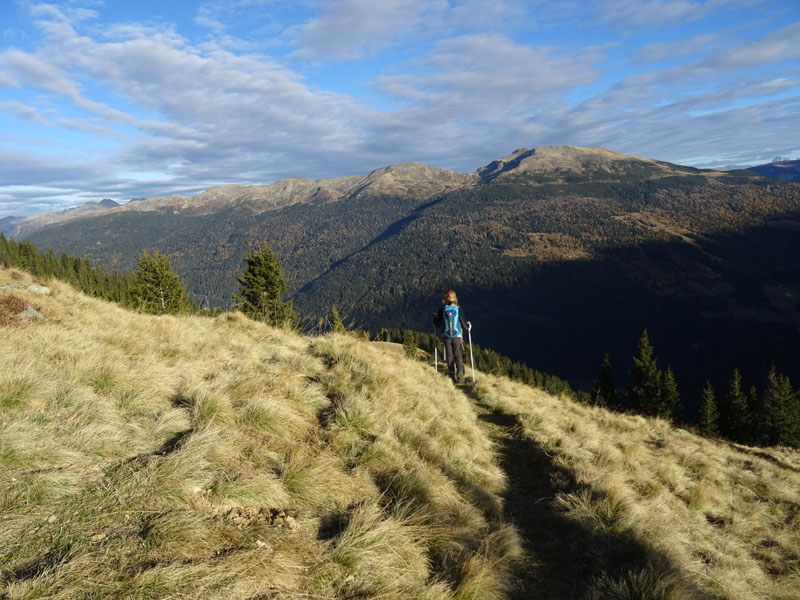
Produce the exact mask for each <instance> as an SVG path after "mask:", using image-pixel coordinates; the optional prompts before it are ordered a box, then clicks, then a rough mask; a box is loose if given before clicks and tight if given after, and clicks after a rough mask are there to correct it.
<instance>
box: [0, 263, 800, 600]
mask: <svg viewBox="0 0 800 600" xmlns="http://www.w3.org/2000/svg"><path fill="white" fill-rule="evenodd" d="M11 277H12V273H10V272H9V271H3V270H0V286H2V285H4V284H6V283H8V282H10V281H11ZM22 278H23V279H26V280H28V279H29V278H28V277H27V276H26V275H24V274H23V275H22ZM51 285H52V287H53V294H52V295H51V296H39V295H36V294H33V293H31V292H25V291H20V292H18V293H16V292H15V294H16V295H18V296H20V297H22V298H24V299H26V300H28V301H29V302H31V303H32V304H35V305H37V306H38V307H39V308H41V311H42V312H43V313H44V314H45V315H46V316H47V317H48V320H47V321H45V322H35V323H34V322H28V323H24V324H21V325H19V326H12V327H4V328H3V330H2V332H0V597H7V598H9V599H19V598H101V597H133V598H164V597H173V598H247V599H252V600H255V599H257V598H264V599H266V598H298V599H299V598H429V599H445V598H462V599H469V598H472V599H487V600H491V599H492V598H504V597H518V598H526V597H538V598H551V599H553V600H555V599H557V598H568V597H575V598H636V597H647V598H659V597H663V598H675V599H677V598H691V597H698V598H706V597H709V598H710V597H720V598H730V599H739V598H741V599H745V598H747V599H754V598H755V599H757V598H765V599H766V598H785V599H787V600H788V599H789V598H793V597H794V596H792V594H793V593H794V592H795V590H796V589H797V587H798V585H800V575H799V573H800V571H799V569H800V565H799V563H798V560H800V558H799V557H800V534H799V533H800V516H799V515H798V504H800V491H798V490H800V459H798V454H796V453H790V452H782V451H779V450H774V451H768V452H767V451H764V452H761V451H758V452H757V451H755V450H753V449H749V448H742V447H733V446H730V445H727V444H723V443H718V442H712V441H707V440H703V439H700V438H697V437H695V436H693V435H691V434H688V433H685V432H680V431H677V430H673V429H671V428H670V427H668V426H667V425H666V424H664V423H663V422H659V421H652V420H645V419H642V418H633V417H626V416H620V415H615V414H612V413H609V412H606V411H604V410H602V409H598V408H589V407H585V406H581V405H577V404H574V403H572V402H571V401H568V400H564V399H557V398H553V397H551V396H548V395H546V394H544V393H542V392H539V391H537V390H533V389H531V388H528V387H525V386H522V385H516V384H513V383H511V382H509V381H508V380H504V379H495V378H491V377H488V376H481V378H480V380H479V384H478V386H476V387H475V388H474V389H473V390H471V392H470V396H471V397H468V396H467V395H465V394H463V393H462V392H461V391H459V390H457V389H456V388H454V387H453V386H452V385H451V384H450V383H449V382H448V381H446V380H445V379H444V378H441V377H437V376H436V375H435V374H434V373H433V372H432V370H431V369H429V368H428V367H426V366H425V365H423V364H422V363H415V362H413V361H409V360H407V359H405V358H403V357H402V356H401V355H400V354H398V353H394V352H391V351H388V350H387V349H386V348H385V347H384V346H382V345H373V344H368V343H365V342H360V341H357V340H355V339H353V338H350V337H347V336H328V337H325V338H303V337H300V336H297V335H295V334H293V333H289V332H284V331H279V330H274V329H270V328H268V327H266V326H263V325H261V324H258V323H253V322H251V321H248V320H247V319H244V318H243V317H241V316H239V315H236V314H229V315H223V316H221V317H218V318H215V319H206V318H198V317H150V316H144V315H138V314H134V313H130V312H127V311H125V310H122V309H120V308H118V307H116V306H114V305H111V304H108V303H104V302H101V301H97V300H93V299H90V298H87V297H85V296H83V295H81V294H78V293H77V292H75V291H73V290H72V289H71V288H69V287H68V286H65V285H62V284H59V283H57V282H54V283H52V284H51ZM0 293H2V292H0ZM520 544H521V545H522V546H523V547H524V549H525V552H524V553H521V552H520Z"/></svg>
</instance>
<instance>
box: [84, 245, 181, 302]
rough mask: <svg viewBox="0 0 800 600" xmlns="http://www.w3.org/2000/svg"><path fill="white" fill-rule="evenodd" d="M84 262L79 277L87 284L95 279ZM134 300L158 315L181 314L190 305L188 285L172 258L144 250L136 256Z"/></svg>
mask: <svg viewBox="0 0 800 600" xmlns="http://www.w3.org/2000/svg"><path fill="white" fill-rule="evenodd" d="M80 265H81V266H80V275H79V280H80V281H81V283H83V282H84V280H86V281H88V280H89V279H90V278H91V272H90V269H89V266H88V261H86V262H84V261H81V263H80ZM87 287H88V284H87ZM133 302H134V306H135V307H136V308H138V309H139V310H141V311H143V312H148V313H152V314H156V315H161V314H167V313H180V312H184V311H186V310H188V309H189V307H190V303H189V300H188V298H187V297H186V285H185V284H184V283H183V282H182V281H181V279H180V277H178V275H176V274H175V272H174V271H173V270H172V266H171V265H170V264H169V259H168V258H167V257H166V256H165V255H163V254H161V253H160V252H159V251H158V250H156V251H155V252H153V254H148V253H147V250H143V251H142V254H141V256H139V258H137V259H136V278H135V281H134V285H133Z"/></svg>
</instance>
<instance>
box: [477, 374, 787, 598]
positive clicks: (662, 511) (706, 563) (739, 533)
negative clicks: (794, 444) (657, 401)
mask: <svg viewBox="0 0 800 600" xmlns="http://www.w3.org/2000/svg"><path fill="white" fill-rule="evenodd" d="M475 394H476V396H477V397H478V398H479V399H480V402H481V403H482V404H483V405H485V406H486V407H487V410H491V411H494V412H495V413H498V414H504V415H512V416H513V420H514V423H515V425H514V427H513V428H514V435H515V436H516V441H515V442H514V443H515V444H517V445H518V446H519V447H520V448H521V449H517V452H518V453H523V452H524V456H525V457H526V458H527V460H530V461H532V462H533V463H534V464H536V465H537V467H538V472H539V475H538V477H537V480H538V481H541V482H542V483H543V484H546V485H543V487H544V489H543V490H542V491H541V492H540V494H541V499H540V502H541V503H545V504H547V506H548V509H547V510H544V511H542V514H545V515H546V523H547V524H548V527H549V528H550V529H551V530H552V531H553V532H555V533H558V534H559V535H560V536H562V542H561V544H560V546H561V551H560V564H557V563H556V561H555V560H552V559H551V554H550V553H551V552H552V551H553V548H552V547H551V546H550V545H548V544H547V543H544V542H542V541H541V540H537V539H536V538H537V531H536V530H535V529H534V525H533V524H531V523H526V522H525V521H524V519H522V520H521V522H520V526H521V529H522V534H523V537H524V538H525V539H526V541H527V546H528V548H527V550H528V552H529V555H528V560H529V561H532V562H536V561H542V563H541V564H540V565H539V566H538V567H535V568H530V569H529V572H528V577H529V580H530V581H533V582H535V581H538V579H537V578H541V577H547V578H549V579H550V580H552V579H553V578H563V580H564V582H565V585H564V586H562V587H561V588H560V591H550V592H547V591H544V590H542V589H540V590H539V593H540V595H541V597H547V598H558V597H564V594H567V595H569V594H574V595H575V597H586V598H648V599H650V598H664V599H667V598H669V599H675V600H677V599H681V600H682V599H684V598H726V599H737V600H739V599H741V600H744V599H753V598H764V599H766V598H771V599H772V598H780V599H785V600H788V599H789V598H792V597H796V596H797V590H798V589H800V587H798V586H799V585H800V519H799V518H798V516H797V515H798V512H799V509H798V506H800V469H798V468H797V461H798V453H797V452H793V451H791V450H788V449H780V448H776V449H767V450H763V449H754V448H748V447H745V446H740V445H734V444H728V443H724V442H718V441H713V440H708V439H704V438H702V437H699V436H696V435H693V434H691V433H690V432H687V431H683V430H680V429H674V428H673V427H671V426H670V425H669V424H668V423H666V422H664V421H660V420H657V419H646V418H643V417H640V416H629V415H619V414H615V413H611V412H608V411H606V410H604V409H602V408H598V407H590V406H585V405H581V404H578V403H575V402H573V401H571V400H569V399H566V398H554V397H552V396H550V395H547V394H545V393H543V392H541V391H538V390H533V389H530V388H526V387H525V386H522V385H519V384H515V383H513V382H511V381H508V380H506V379H500V378H494V377H491V376H483V377H482V378H481V381H480V382H479V384H478V386H477V388H476V390H475ZM512 508H513V507H512ZM538 526H539V527H541V526H542V523H541V521H539V522H538ZM548 565H549V566H548ZM575 573H580V574H581V578H580V581H579V583H577V584H576V585H575V586H574V587H573V588H570V586H569V585H566V582H567V581H568V580H569V577H570V576H571V575H572V576H574V574H575ZM564 590H567V591H566V592H565V591H564Z"/></svg>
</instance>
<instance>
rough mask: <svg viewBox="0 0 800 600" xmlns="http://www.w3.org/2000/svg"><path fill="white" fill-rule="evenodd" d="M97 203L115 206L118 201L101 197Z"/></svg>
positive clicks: (109, 206) (108, 206)
mask: <svg viewBox="0 0 800 600" xmlns="http://www.w3.org/2000/svg"><path fill="white" fill-rule="evenodd" d="M98 204H99V205H100V206H105V207H106V208H116V207H117V206H119V205H120V204H119V202H115V201H114V200H112V199H111V198H103V199H102V200H100V202H98Z"/></svg>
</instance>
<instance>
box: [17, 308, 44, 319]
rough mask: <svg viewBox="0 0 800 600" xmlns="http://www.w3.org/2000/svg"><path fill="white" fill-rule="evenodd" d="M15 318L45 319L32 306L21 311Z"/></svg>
mask: <svg viewBox="0 0 800 600" xmlns="http://www.w3.org/2000/svg"><path fill="white" fill-rule="evenodd" d="M17 318H18V319H44V318H45V317H44V315H43V314H42V313H40V312H39V311H38V310H36V309H35V308H33V307H32V306H29V307H28V308H26V309H25V310H23V311H22V312H21V313H19V314H18V315H17Z"/></svg>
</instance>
